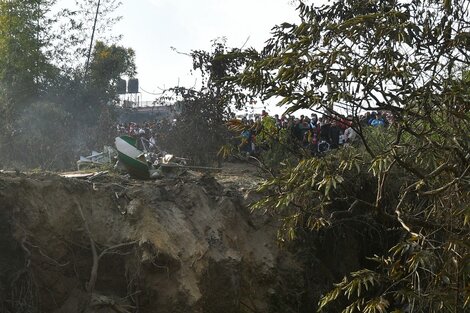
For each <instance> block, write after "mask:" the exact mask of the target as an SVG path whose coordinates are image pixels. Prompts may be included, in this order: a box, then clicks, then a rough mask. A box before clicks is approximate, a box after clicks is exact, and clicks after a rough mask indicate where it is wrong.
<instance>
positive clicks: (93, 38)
mask: <svg viewBox="0 0 470 313" xmlns="http://www.w3.org/2000/svg"><path fill="white" fill-rule="evenodd" d="M100 3H101V0H98V5H97V6H96V14H95V21H94V22H93V31H92V32H91V40H90V47H89V49H88V56H87V59H86V66H85V77H86V76H87V73H88V66H89V65H90V57H91V49H92V48H93V40H95V30H96V22H97V21H98V14H99V12H100Z"/></svg>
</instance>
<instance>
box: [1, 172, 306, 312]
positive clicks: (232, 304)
mask: <svg viewBox="0 0 470 313" xmlns="http://www.w3.org/2000/svg"><path fill="white" fill-rule="evenodd" d="M253 173H254V171H253V169H250V168H248V169H247V168H246V167H245V166H242V167H240V166H239V165H237V164H232V165H231V166H229V167H228V168H226V169H225V170H224V171H223V172H221V173H218V174H215V175H214V176H211V175H207V174H203V173H196V172H188V173H186V174H184V175H182V176H180V177H178V178H177V179H163V180H157V181H136V180H130V179H126V178H123V177H122V176H106V177H100V178H99V179H97V180H95V181H94V182H87V181H83V180H78V179H73V178H63V177H60V176H57V175H54V174H44V173H42V174H28V175H26V174H18V173H16V174H15V173H10V174H5V173H3V174H0V249H1V251H2V253H1V254H0V303H1V307H0V312H56V313H59V312H64V313H66V312H67V313H68V312H214V313H219V312H276V310H277V309H276V308H279V299H280V298H285V299H286V301H294V302H295V301H297V300H295V299H293V300H292V299H291V300H289V297H291V296H290V295H289V294H286V293H285V292H284V291H283V289H284V286H285V284H286V282H287V281H288V280H289V281H292V280H293V281H296V278H298V277H300V279H297V281H299V284H301V281H302V279H301V277H302V271H301V267H300V266H299V265H297V264H296V262H295V261H294V258H293V257H292V256H291V255H290V254H289V253H288V252H286V251H283V250H280V249H279V248H278V247H277V244H276V225H274V224H273V222H272V221H270V220H269V219H268V218H266V217H262V216H256V215H251V214H250V212H249V210H248V209H247V206H246V203H248V202H249V201H250V199H248V198H247V197H252V196H250V195H247V194H246V191H247V190H249V189H250V188H251V187H253V185H256V183H257V178H256V176H255V175H253ZM93 250H95V251H96V254H95V255H94V252H93ZM290 284H292V282H290ZM274 299H275V300H274Z"/></svg>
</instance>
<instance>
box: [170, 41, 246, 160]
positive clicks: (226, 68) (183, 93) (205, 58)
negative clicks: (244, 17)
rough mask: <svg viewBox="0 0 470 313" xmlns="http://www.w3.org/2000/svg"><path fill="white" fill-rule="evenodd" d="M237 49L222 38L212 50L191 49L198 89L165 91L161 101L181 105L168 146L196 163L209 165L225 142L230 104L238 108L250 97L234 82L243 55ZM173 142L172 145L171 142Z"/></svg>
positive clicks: (240, 68) (243, 60) (179, 88)
mask: <svg viewBox="0 0 470 313" xmlns="http://www.w3.org/2000/svg"><path fill="white" fill-rule="evenodd" d="M247 53H253V50H252V49H248V51H247V52H242V51H241V49H238V48H231V49H230V48H228V47H227V46H226V44H225V39H224V38H219V39H216V40H214V41H213V42H212V51H203V50H194V51H191V53H189V54H186V53H184V54H185V55H188V56H190V57H191V58H192V59H193V70H195V71H199V72H200V73H201V76H202V84H201V88H200V89H199V90H195V89H187V88H181V87H176V88H172V89H170V90H169V92H170V94H172V97H168V93H166V94H164V96H163V97H162V99H163V100H165V101H166V100H168V99H171V100H176V101H177V105H178V106H179V107H180V108H181V113H180V114H179V116H178V118H177V122H176V125H175V127H174V128H173V129H172V131H171V136H170V138H169V141H170V144H167V145H166V146H167V148H168V149H169V150H170V151H172V152H174V153H177V154H178V153H179V154H180V155H183V156H187V157H191V158H192V160H193V161H194V162H195V163H202V164H208V163H211V162H213V161H215V160H218V159H219V157H218V151H219V149H220V148H221V147H222V146H223V145H224V144H225V143H226V142H227V139H228V132H227V128H226V127H225V122H226V121H227V120H228V119H229V118H230V117H231V115H232V112H231V109H232V108H233V107H241V106H242V105H243V104H244V103H245V101H246V100H247V99H248V98H249V96H248V95H247V94H246V93H245V90H244V89H243V88H242V87H240V86H239V85H238V84H237V83H235V81H234V79H233V78H232V75H234V74H237V73H240V71H241V70H242V68H243V66H244V63H245V60H246V58H245V54H247ZM171 143H173V144H174V145H175V146H173V145H171Z"/></svg>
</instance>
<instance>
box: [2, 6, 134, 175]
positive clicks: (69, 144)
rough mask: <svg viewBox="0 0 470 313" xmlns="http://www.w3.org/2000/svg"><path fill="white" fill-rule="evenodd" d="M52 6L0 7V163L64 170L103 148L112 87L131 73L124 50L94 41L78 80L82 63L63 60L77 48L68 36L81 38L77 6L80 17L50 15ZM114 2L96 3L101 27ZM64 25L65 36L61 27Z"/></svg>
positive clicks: (75, 14)
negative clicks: (86, 67)
mask: <svg viewBox="0 0 470 313" xmlns="http://www.w3.org/2000/svg"><path fill="white" fill-rule="evenodd" d="M113 3H114V4H113ZM55 4H56V1H54V0H39V1H38V0H34V1H16V0H13V1H3V2H0V152H1V156H0V157H1V158H2V163H3V164H7V165H10V166H12V165H15V166H18V167H29V168H31V167H32V168H37V167H41V168H47V169H58V168H60V169H63V168H69V167H70V166H72V165H73V163H74V162H73V160H74V159H76V158H77V157H78V156H79V155H80V154H82V153H89V152H90V150H91V149H100V148H102V145H103V144H105V143H106V144H109V138H110V136H111V133H112V128H111V127H110V125H109V124H110V121H111V120H112V119H113V117H114V116H113V105H114V103H115V100H116V92H115V83H116V81H117V79H118V78H119V77H120V76H121V75H129V76H133V75H134V74H135V63H134V57H135V53H134V51H133V50H132V49H128V48H124V47H121V46H119V45H116V44H108V43H105V42H102V41H99V42H97V43H96V45H95V48H94V50H93V55H92V59H91V63H90V68H91V70H90V73H89V75H88V76H87V77H84V75H83V72H84V71H83V69H84V67H83V65H84V64H81V63H80V62H77V59H76V58H74V57H72V56H71V55H73V54H74V53H75V52H76V51H78V50H79V49H80V48H79V46H83V45H84V43H85V41H84V40H81V39H80V38H78V37H75V35H76V32H79V33H80V34H82V35H84V34H85V33H84V30H85V29H84V27H85V24H84V23H83V22H84V20H83V19H81V17H83V14H82V13H83V12H81V11H83V10H84V9H85V6H84V3H83V2H81V4H82V5H81V6H79V9H80V10H81V11H80V10H79V11H73V10H67V9H65V10H62V11H60V13H59V14H56V15H54V14H52V11H54V10H55V7H54V5H55ZM115 4H116V2H115V1H113V0H109V1H108V0H107V1H103V6H102V9H103V11H102V15H100V20H101V22H105V21H109V19H108V18H106V16H105V15H107V14H109V13H110V12H109V10H111V9H112V8H113V7H115ZM88 5H89V7H88V9H90V10H91V9H93V8H96V6H95V2H94V1H92V2H88ZM103 14H104V15H103ZM79 20H81V21H79ZM66 24H70V25H69V27H70V28H69V29H68V30H69V31H65V28H63V27H65V26H64V25H66ZM111 25H112V23H111V22H110V23H109V24H108V25H107V27H108V26H111ZM58 29H60V30H61V31H58ZM101 35H103V34H101ZM101 37H102V36H101ZM86 46H88V44H86ZM76 49H78V50H76ZM74 51H75V52H74ZM63 64H66V66H64V65H63Z"/></svg>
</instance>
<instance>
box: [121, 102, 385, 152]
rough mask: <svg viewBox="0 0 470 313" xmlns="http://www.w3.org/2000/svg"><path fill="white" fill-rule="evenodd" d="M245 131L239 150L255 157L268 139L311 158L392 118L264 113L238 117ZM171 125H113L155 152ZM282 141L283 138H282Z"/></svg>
mask: <svg viewBox="0 0 470 313" xmlns="http://www.w3.org/2000/svg"><path fill="white" fill-rule="evenodd" d="M241 122H242V124H243V125H244V130H243V131H242V132H241V134H240V135H241V137H242V141H241V144H240V146H239V147H240V150H241V151H242V152H245V153H247V154H256V153H258V152H260V150H262V149H263V148H264V146H265V145H264V143H266V142H267V141H269V139H274V140H283V141H284V142H286V143H289V144H290V145H292V146H295V147H302V148H303V149H305V150H306V151H310V152H311V154H313V155H318V154H321V153H324V152H326V151H328V150H332V149H337V148H338V147H340V146H342V145H349V144H353V143H354V142H355V141H357V139H358V138H357V132H356V131H355V130H354V129H357V127H354V126H357V125H353V123H355V124H357V123H360V124H361V127H362V128H365V127H388V126H389V125H390V124H392V123H393V116H392V115H391V114H389V113H387V112H367V113H365V114H364V115H362V116H360V118H359V119H353V117H352V116H339V117H338V116H328V115H323V116H321V117H318V115H317V114H315V113H312V114H311V115H310V116H306V115H300V117H295V116H294V115H290V116H287V115H282V116H279V115H278V114H276V115H274V116H270V115H269V114H268V113H267V112H266V111H265V110H263V111H262V113H261V115H257V116H255V117H254V118H253V119H248V118H246V117H242V118H241ZM171 127H172V123H171V122H169V121H152V122H145V123H141V124H138V123H133V122H131V123H120V124H118V125H117V126H116V130H117V134H118V135H119V136H120V135H129V136H132V137H134V138H138V139H139V140H138V144H139V148H141V149H144V150H154V149H156V148H157V142H159V143H160V142H161V139H162V138H163V136H167V135H168V133H171ZM281 138H282V139H281Z"/></svg>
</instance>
